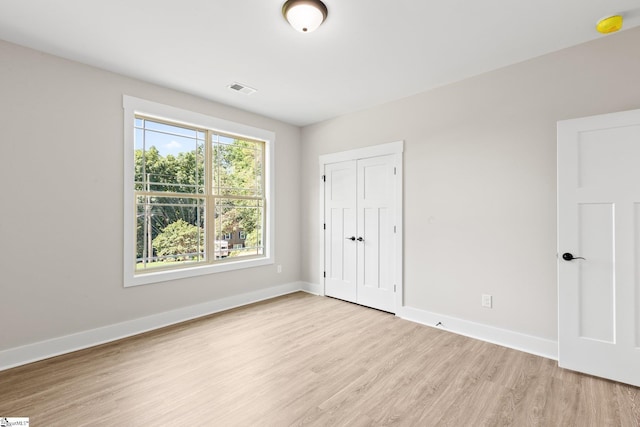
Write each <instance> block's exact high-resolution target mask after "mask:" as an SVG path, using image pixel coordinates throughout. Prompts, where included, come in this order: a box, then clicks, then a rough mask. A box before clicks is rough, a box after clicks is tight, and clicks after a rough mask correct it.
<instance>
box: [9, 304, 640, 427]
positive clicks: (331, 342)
mask: <svg viewBox="0 0 640 427" xmlns="http://www.w3.org/2000/svg"><path fill="white" fill-rule="evenodd" d="M0 416H2V417H4V416H13V417H18V416H21V417H30V421H31V425H32V426H47V427H50V426H159V425H179V426H289V425H312V426H346V425H348V426H386V425H398V426H580V427H582V426H638V425H640V389H638V388H635V387H632V386H627V385H623V384H619V383H614V382H611V381H607V380H603V379H599V378H594V377H590V376H586V375H581V374H577V373H574V372H570V371H566V370H563V369H560V368H558V367H557V364H556V362H555V361H552V360H549V359H545V358H542V357H537V356H532V355H530V354H526V353H522V352H518V351H515V350H510V349H507V348H503V347H500V346H497V345H493V344H488V343H485V342H482V341H477V340H474V339H470V338H466V337H462V336H459V335H456V334H453V333H449V332H446V331H442V330H438V329H434V328H430V327H426V326H422V325H418V324H415V323H411V322H408V321H405V320H402V319H399V318H397V317H394V316H392V315H390V314H386V313H382V312H379V311H376V310H371V309H367V308H364V307H360V306H357V305H353V304H349V303H346V302H342V301H338V300H334V299H331V298H323V297H317V296H312V295H307V294H303V293H296V294H292V295H287V296H284V297H280V298H276V299H273V300H270V301H265V302H262V303H258V304H253V305H251V306H247V307H242V308H239V309H234V310H231V311H227V312H224V313H220V314H216V315H212V316H209V317H206V318H203V319H198V320H194V321H190V322H186V323H183V324H180V325H176V326H172V327H168V328H164V329H161V330H157V331H153V332H150V333H146V334H143V335H139V336H136V337H132V338H128V339H125V340H121V341H118V342H115V343H111V344H105V345H102V346H99V347H95V348H91V349H88V350H83V351H79V352H75V353H71V354H68V355H64V356H59V357H55V358H52V359H48V360H45V361H42V362H37V363H33V364H30V365H26V366H21V367H18V368H14V369H11V370H7V371H3V372H0Z"/></svg>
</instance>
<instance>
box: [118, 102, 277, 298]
mask: <svg viewBox="0 0 640 427" xmlns="http://www.w3.org/2000/svg"><path fill="white" fill-rule="evenodd" d="M123 104H124V108H125V244H126V246H125V260H124V261H125V286H133V285H138V284H145V283H153V282H158V281H164V280H171V279H176V278H181V277H189V276H194V275H200V274H208V273H214V272H218V271H227V270H231V269H238V268H246V267H253V266H257V265H265V264H268V263H272V261H271V259H272V247H273V245H272V242H271V241H270V236H271V233H270V228H271V227H270V224H271V222H272V212H271V211H270V209H268V207H270V204H271V203H270V200H269V196H270V195H271V193H272V192H271V191H270V190H271V189H270V186H269V185H268V183H269V182H271V180H270V179H269V173H270V170H271V168H270V167H269V161H270V159H271V158H272V156H271V153H272V150H273V140H274V137H273V134H272V133H270V132H267V131H264V130H260V129H255V128H250V127H248V126H244V125H239V124H237V123H232V122H227V121H223V120H220V119H215V118H212V117H208V116H204V115H201V114H197V113H192V112H188V111H185V110H181V109H177V108H174V107H169V106H166V105H162V104H156V103H153V102H150V101H144V100H140V99H137V98H132V97H127V96H125V97H124V99H123ZM236 230H242V231H241V232H239V233H238V234H235V231H236ZM241 234H242V235H243V236H244V238H243V241H242V243H240V242H238V241H232V240H233V239H232V237H233V236H234V235H238V236H240V235H241ZM239 243H240V244H239Z"/></svg>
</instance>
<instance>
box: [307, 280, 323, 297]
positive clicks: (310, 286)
mask: <svg viewBox="0 0 640 427" xmlns="http://www.w3.org/2000/svg"><path fill="white" fill-rule="evenodd" d="M301 283H302V290H303V291H304V292H307V293H309V294H313V295H320V296H324V288H323V287H322V285H319V284H317V283H309V282H301Z"/></svg>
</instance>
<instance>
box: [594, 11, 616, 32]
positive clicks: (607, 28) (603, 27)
mask: <svg viewBox="0 0 640 427" xmlns="http://www.w3.org/2000/svg"><path fill="white" fill-rule="evenodd" d="M621 28H622V16H621V15H613V16H608V17H606V18H602V19H601V20H599V21H598V23H597V24H596V30H598V32H600V33H602V34H609V33H615V32H616V31H618V30H620V29H621Z"/></svg>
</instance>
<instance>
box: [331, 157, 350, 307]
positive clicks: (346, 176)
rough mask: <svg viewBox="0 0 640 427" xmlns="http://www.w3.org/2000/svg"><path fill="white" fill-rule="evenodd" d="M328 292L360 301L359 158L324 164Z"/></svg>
mask: <svg viewBox="0 0 640 427" xmlns="http://www.w3.org/2000/svg"><path fill="white" fill-rule="evenodd" d="M324 172H325V180H326V182H325V185H324V197H325V202H324V206H325V213H324V218H325V232H324V239H325V242H324V251H325V254H324V259H325V294H326V295H328V296H331V297H335V298H340V299H343V300H346V301H351V302H357V301H356V300H357V298H356V296H357V291H356V261H357V259H356V250H357V246H356V232H357V229H356V201H357V198H356V190H357V187H356V161H355V160H354V161H346V162H341V163H333V164H329V165H326V166H325V170H324Z"/></svg>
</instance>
